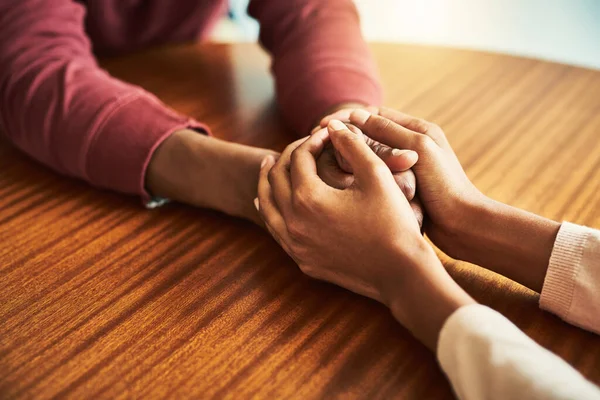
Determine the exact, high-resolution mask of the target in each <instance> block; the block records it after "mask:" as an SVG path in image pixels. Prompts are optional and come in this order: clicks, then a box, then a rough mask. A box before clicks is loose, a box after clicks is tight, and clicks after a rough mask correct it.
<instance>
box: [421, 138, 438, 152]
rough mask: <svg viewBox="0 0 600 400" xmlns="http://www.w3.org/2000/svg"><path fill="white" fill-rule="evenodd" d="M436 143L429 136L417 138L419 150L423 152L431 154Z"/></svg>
mask: <svg viewBox="0 0 600 400" xmlns="http://www.w3.org/2000/svg"><path fill="white" fill-rule="evenodd" d="M435 146H436V143H435V142H434V141H433V139H432V138H430V137H429V136H427V135H419V136H418V137H417V148H418V149H419V151H421V152H430V151H432V150H433V149H434V147H435Z"/></svg>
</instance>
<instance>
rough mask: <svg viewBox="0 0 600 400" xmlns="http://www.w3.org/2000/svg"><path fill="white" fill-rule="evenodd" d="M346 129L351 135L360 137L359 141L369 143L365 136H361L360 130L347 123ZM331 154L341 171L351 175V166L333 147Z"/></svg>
mask: <svg viewBox="0 0 600 400" xmlns="http://www.w3.org/2000/svg"><path fill="white" fill-rule="evenodd" d="M346 127H347V128H348V130H350V131H351V132H352V133H354V134H356V135H358V137H360V138H361V139H363V140H364V141H365V142H367V143H369V141H368V140H367V139H368V138H367V137H366V136H365V135H363V133H362V132H361V130H360V129H358V128H357V127H356V126H354V125H352V124H349V123H347V124H346ZM333 154H334V155H335V159H336V161H337V163H338V165H339V167H340V168H341V169H342V171H344V172H347V173H349V174H351V173H352V166H351V165H350V164H348V162H347V161H346V160H345V159H344V157H342V155H341V154H340V152H339V151H338V149H336V148H335V147H334V148H333Z"/></svg>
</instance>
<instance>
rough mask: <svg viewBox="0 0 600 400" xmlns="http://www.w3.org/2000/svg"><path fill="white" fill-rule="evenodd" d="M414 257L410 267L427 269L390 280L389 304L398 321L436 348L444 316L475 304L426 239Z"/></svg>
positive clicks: (432, 348) (430, 347)
mask: <svg viewBox="0 0 600 400" xmlns="http://www.w3.org/2000/svg"><path fill="white" fill-rule="evenodd" d="M425 246H426V247H425ZM414 259H415V261H414V263H415V266H414V267H413V268H411V269H413V270H415V271H417V270H419V271H426V272H424V273H423V272H422V273H419V274H415V275H414V276H413V277H412V278H411V279H404V280H403V281H399V282H391V283H392V285H395V288H393V289H391V290H390V292H392V293H393V294H392V295H391V296H390V298H391V301H390V302H389V304H388V306H389V307H390V309H391V311H392V314H393V315H394V317H395V318H396V320H398V322H400V324H402V325H403V326H404V327H405V328H407V329H408V330H409V331H410V332H411V333H412V334H413V335H414V336H415V337H416V338H417V339H418V340H419V341H421V342H422V343H423V344H424V345H425V346H427V347H428V348H429V349H430V350H432V351H434V352H435V351H436V346H437V342H438V337H439V334H440V331H441V329H442V327H443V325H444V323H445V322H446V320H447V319H448V318H449V317H450V315H452V314H453V313H454V312H455V311H456V310H458V309H459V308H460V307H462V306H465V305H469V304H475V300H473V299H472V298H471V297H470V296H469V295H468V294H467V293H466V292H465V291H464V290H463V289H462V288H461V287H460V286H458V284H457V283H456V282H455V281H454V280H453V279H452V278H451V277H450V275H448V274H447V273H446V271H445V270H444V269H443V267H442V266H441V262H440V260H439V259H438V258H437V256H436V254H435V253H434V252H433V250H432V249H431V247H430V246H429V244H428V243H426V242H425V240H423V247H422V250H419V251H418V255H417V256H416V257H415V258H414ZM428 271H431V272H433V271H438V273H435V274H434V273H428ZM440 272H441V273H440Z"/></svg>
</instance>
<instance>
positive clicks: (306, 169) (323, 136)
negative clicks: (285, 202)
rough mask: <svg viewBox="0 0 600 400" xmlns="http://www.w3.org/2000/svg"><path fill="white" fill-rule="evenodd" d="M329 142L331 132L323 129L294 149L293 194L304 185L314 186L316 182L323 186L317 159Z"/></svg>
mask: <svg viewBox="0 0 600 400" xmlns="http://www.w3.org/2000/svg"><path fill="white" fill-rule="evenodd" d="M328 141H329V132H328V131H327V129H322V130H320V131H319V132H317V133H315V134H314V135H312V136H310V137H309V138H308V139H307V140H306V141H304V142H303V143H302V144H301V145H300V146H298V147H296V148H295V149H294V151H293V152H292V154H291V156H290V175H291V181H292V193H295V192H296V190H297V189H298V187H300V186H303V185H308V184H313V185H314V184H315V182H317V184H319V185H320V184H323V181H322V180H321V178H319V175H318V174H317V158H318V157H319V155H320V154H321V153H322V152H323V149H324V148H325V145H326V144H327V142H328Z"/></svg>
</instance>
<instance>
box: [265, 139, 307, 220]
mask: <svg viewBox="0 0 600 400" xmlns="http://www.w3.org/2000/svg"><path fill="white" fill-rule="evenodd" d="M309 137H310V136H307V137H306V138H302V139H299V140H296V141H295V142H293V143H291V144H289V145H288V146H287V147H286V148H285V150H284V151H283V152H282V153H281V155H280V156H279V160H277V162H276V163H275V165H274V166H273V167H272V168H271V170H270V171H269V174H268V180H269V184H270V186H271V190H272V191H273V197H274V198H275V202H276V203H277V207H278V209H279V211H281V214H282V215H283V216H287V215H288V214H289V212H290V209H291V202H292V178H291V176H290V158H291V156H292V152H293V151H294V150H295V149H296V148H297V147H298V146H300V144H302V143H303V142H304V141H305V140H307V139H308V138H309Z"/></svg>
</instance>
